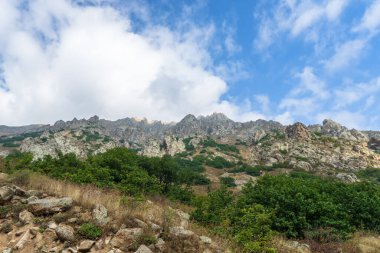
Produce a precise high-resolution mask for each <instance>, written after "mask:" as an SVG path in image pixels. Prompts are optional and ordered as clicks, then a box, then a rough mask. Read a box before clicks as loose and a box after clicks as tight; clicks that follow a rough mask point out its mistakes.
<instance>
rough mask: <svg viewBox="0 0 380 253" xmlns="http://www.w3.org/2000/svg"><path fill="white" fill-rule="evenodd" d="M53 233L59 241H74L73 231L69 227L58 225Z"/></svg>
mask: <svg viewBox="0 0 380 253" xmlns="http://www.w3.org/2000/svg"><path fill="white" fill-rule="evenodd" d="M55 232H56V233H57V236H58V238H59V239H60V240H61V241H74V240H75V235H74V229H73V228H72V227H71V226H69V225H65V224H59V225H58V227H57V228H56V229H55Z"/></svg>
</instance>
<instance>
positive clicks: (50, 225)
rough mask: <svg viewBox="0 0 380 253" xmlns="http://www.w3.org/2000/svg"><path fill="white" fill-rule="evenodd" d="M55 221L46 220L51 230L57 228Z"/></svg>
mask: <svg viewBox="0 0 380 253" xmlns="http://www.w3.org/2000/svg"><path fill="white" fill-rule="evenodd" d="M57 227H58V226H57V223H55V222H54V221H49V222H48V228H50V229H52V230H55V229H56V228H57Z"/></svg>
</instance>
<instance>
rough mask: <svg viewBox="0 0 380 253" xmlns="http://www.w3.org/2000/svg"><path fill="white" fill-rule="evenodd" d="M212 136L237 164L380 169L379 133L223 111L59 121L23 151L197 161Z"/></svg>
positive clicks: (219, 153) (24, 144)
mask: <svg viewBox="0 0 380 253" xmlns="http://www.w3.org/2000/svg"><path fill="white" fill-rule="evenodd" d="M208 138H210V139H213V140H214V141H215V142H217V143H221V144H228V145H232V146H236V147H237V149H238V150H239V153H240V154H239V155H240V157H237V156H236V155H235V156H232V155H231V154H228V153H225V152H222V151H221V150H218V149H215V148H214V149H213V150H211V151H212V152H213V156H221V157H223V158H225V159H227V160H229V161H233V162H237V161H238V160H239V159H240V160H242V161H244V162H246V163H248V164H250V165H259V164H261V165H268V166H271V165H273V164H279V163H286V164H288V165H289V166H291V167H292V168H301V169H304V170H309V171H328V170H336V169H342V170H347V171H355V170H358V169H361V168H367V167H379V166H380V165H379V164H380V156H379V150H380V144H379V143H380V133H379V132H376V131H367V132H365V131H363V132H361V131H358V130H355V129H352V130H349V129H347V128H346V127H344V126H342V125H340V124H338V123H336V122H334V121H332V120H324V121H323V124H322V125H311V126H308V127H306V126H305V125H303V124H302V123H296V124H294V125H290V126H283V125H281V124H280V123H278V122H275V121H265V120H256V121H250V122H245V123H240V122H234V121H233V120H231V119H229V118H227V117H226V116H225V115H223V114H221V113H214V114H212V115H210V116H200V117H195V116H194V115H187V116H186V117H185V118H183V119H182V120H181V121H180V122H178V123H170V124H166V123H162V122H160V121H154V122H149V121H148V120H146V119H142V120H138V119H134V118H125V119H120V120H116V121H108V120H104V119H99V117H97V116H94V117H92V118H90V119H88V120H85V119H81V120H77V119H74V120H72V121H68V122H64V121H57V122H56V123H55V124H54V125H53V126H49V127H48V128H45V131H44V132H43V133H42V134H41V135H40V136H38V137H34V138H27V139H25V140H24V141H23V142H22V144H21V147H20V149H21V151H25V152H32V153H33V154H34V157H35V159H37V158H42V157H43V156H45V155H51V156H53V157H54V156H57V155H58V153H59V152H62V153H63V154H66V153H75V154H76V155H77V156H79V157H86V156H87V155H88V154H97V153H101V152H104V151H106V150H107V149H110V148H113V147H127V148H130V149H135V150H137V151H138V152H139V153H140V154H143V155H146V156H163V155H165V154H169V155H175V154H179V153H185V151H186V152H188V154H187V155H188V156H189V157H188V158H189V159H191V157H192V156H194V155H195V154H197V152H199V151H201V150H202V149H206V150H208V149H210V147H204V145H203V141H204V140H207V139H208ZM189 148H191V149H192V150H188V149H189ZM211 149H212V148H211ZM0 151H1V152H6V151H7V150H5V151H2V150H0ZM211 151H210V152H211Z"/></svg>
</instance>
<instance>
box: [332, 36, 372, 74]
mask: <svg viewBox="0 0 380 253" xmlns="http://www.w3.org/2000/svg"><path fill="white" fill-rule="evenodd" d="M366 44H367V40H365V39H354V40H349V41H346V42H344V43H343V44H342V45H340V46H339V47H338V48H337V49H336V50H335V54H334V55H333V56H332V57H331V58H330V59H328V60H327V61H326V62H325V67H326V69H327V70H328V71H330V72H334V71H337V70H340V69H342V68H344V67H347V66H349V65H350V64H352V63H353V62H354V61H355V60H357V59H359V58H360V56H361V55H362V53H363V51H364V49H365V46H366Z"/></svg>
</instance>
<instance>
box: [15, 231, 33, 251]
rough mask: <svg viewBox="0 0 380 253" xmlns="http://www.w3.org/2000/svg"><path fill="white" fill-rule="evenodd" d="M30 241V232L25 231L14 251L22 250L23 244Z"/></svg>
mask: <svg viewBox="0 0 380 253" xmlns="http://www.w3.org/2000/svg"><path fill="white" fill-rule="evenodd" d="M29 240H30V232H29V230H27V231H26V232H25V233H24V235H23V236H22V237H21V239H20V240H19V241H18V242H17V244H16V245H15V246H14V249H15V250H21V249H23V248H24V246H25V244H26V243H27V242H28V241H29Z"/></svg>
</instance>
